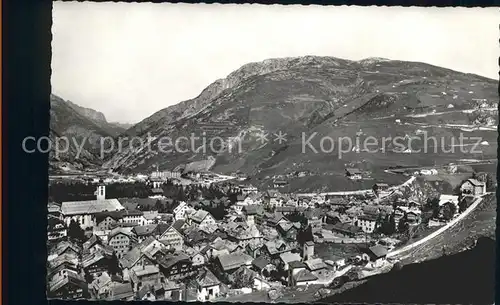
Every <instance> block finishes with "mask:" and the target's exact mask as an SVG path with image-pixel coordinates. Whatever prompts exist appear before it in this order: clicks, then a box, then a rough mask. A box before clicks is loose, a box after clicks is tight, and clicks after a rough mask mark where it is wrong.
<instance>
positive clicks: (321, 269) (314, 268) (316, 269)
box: [304, 258, 328, 278]
mask: <svg viewBox="0 0 500 305" xmlns="http://www.w3.org/2000/svg"><path fill="white" fill-rule="evenodd" d="M304 264H305V265H306V266H307V270H309V271H311V273H312V274H314V275H315V276H316V277H318V278H323V277H324V276H325V275H326V273H327V271H328V267H327V265H326V264H325V262H324V261H323V260H322V259H321V258H313V259H309V260H306V261H304Z"/></svg>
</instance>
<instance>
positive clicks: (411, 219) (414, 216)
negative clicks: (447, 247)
mask: <svg viewBox="0 0 500 305" xmlns="http://www.w3.org/2000/svg"><path fill="white" fill-rule="evenodd" d="M421 214H422V212H421V211H420V210H419V209H416V208H409V207H405V206H398V207H397V208H396V209H395V210H394V220H395V222H396V223H399V221H400V219H401V218H403V217H406V221H407V222H408V224H410V225H417V224H419V223H420V221H421Z"/></svg>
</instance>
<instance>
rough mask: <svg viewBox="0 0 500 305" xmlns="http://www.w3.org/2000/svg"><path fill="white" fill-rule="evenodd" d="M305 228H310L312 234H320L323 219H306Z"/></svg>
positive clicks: (316, 217) (314, 217) (315, 217)
mask: <svg viewBox="0 0 500 305" xmlns="http://www.w3.org/2000/svg"><path fill="white" fill-rule="evenodd" d="M307 226H310V227H311V230H312V232H313V234H314V233H316V232H321V230H322V229H323V218H322V217H318V216H312V217H310V218H307Z"/></svg>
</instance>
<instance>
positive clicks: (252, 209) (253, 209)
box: [243, 205, 263, 226]
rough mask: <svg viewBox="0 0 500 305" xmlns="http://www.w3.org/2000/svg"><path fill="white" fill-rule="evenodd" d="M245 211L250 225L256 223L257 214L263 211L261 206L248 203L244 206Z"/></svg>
mask: <svg viewBox="0 0 500 305" xmlns="http://www.w3.org/2000/svg"><path fill="white" fill-rule="evenodd" d="M243 212H244V214H245V215H246V218H247V219H246V220H247V224H248V225H249V226H250V225H253V224H255V215H257V214H260V213H262V212H263V211H262V210H261V209H260V206H257V205H248V206H245V207H244V208H243Z"/></svg>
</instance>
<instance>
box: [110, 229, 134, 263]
mask: <svg viewBox="0 0 500 305" xmlns="http://www.w3.org/2000/svg"><path fill="white" fill-rule="evenodd" d="M136 243H137V238H136V237H135V235H134V234H133V233H132V232H131V230H129V229H127V228H122V227H117V228H114V229H113V230H111V232H110V233H109V235H108V245H109V246H111V247H112V248H113V249H114V250H115V253H116V256H117V257H118V258H121V257H122V256H123V255H124V254H125V253H127V252H128V251H129V250H130V249H131V248H132V246H133V245H134V244H136Z"/></svg>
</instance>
